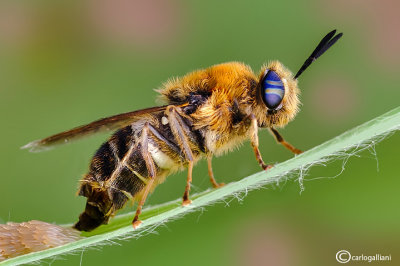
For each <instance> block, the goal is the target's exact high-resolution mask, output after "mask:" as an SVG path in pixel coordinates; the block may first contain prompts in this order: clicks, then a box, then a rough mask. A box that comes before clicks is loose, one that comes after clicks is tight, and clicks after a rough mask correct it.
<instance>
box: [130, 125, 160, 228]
mask: <svg viewBox="0 0 400 266" xmlns="http://www.w3.org/2000/svg"><path fill="white" fill-rule="evenodd" d="M148 138H149V124H148V123H146V124H145V125H144V127H143V129H142V135H141V144H142V151H141V152H142V157H143V159H144V161H145V163H146V167H147V171H148V172H149V175H150V180H149V181H148V183H147V184H146V186H145V187H144V191H143V195H142V197H141V199H140V201H139V203H138V207H137V209H136V214H135V217H134V218H133V221H132V226H133V228H134V229H136V228H137V227H138V226H139V225H140V224H141V223H142V221H140V220H139V215H140V214H141V212H142V206H143V204H144V202H145V201H146V198H147V195H148V194H149V192H150V190H151V188H152V186H153V183H154V179H155V177H156V167H155V165H154V161H153V158H152V157H151V155H150V153H149V149H148V141H149V139H148Z"/></svg>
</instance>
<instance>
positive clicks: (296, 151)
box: [269, 127, 302, 154]
mask: <svg viewBox="0 0 400 266" xmlns="http://www.w3.org/2000/svg"><path fill="white" fill-rule="evenodd" d="M269 130H270V132H271V133H272V134H273V135H274V137H275V139H276V141H277V142H279V143H280V144H282V145H283V146H284V147H285V148H286V149H288V150H289V151H291V152H293V153H294V154H300V153H302V151H301V150H299V149H296V148H295V147H293V146H292V145H291V144H290V143H289V142H286V141H285V140H284V139H283V137H282V135H281V134H279V132H278V130H276V129H275V128H273V127H271V128H269Z"/></svg>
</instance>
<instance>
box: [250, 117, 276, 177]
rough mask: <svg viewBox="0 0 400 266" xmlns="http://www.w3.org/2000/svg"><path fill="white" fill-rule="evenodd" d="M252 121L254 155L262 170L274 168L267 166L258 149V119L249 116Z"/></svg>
mask: <svg viewBox="0 0 400 266" xmlns="http://www.w3.org/2000/svg"><path fill="white" fill-rule="evenodd" d="M249 118H250V120H251V128H250V141H251V146H252V147H253V150H254V154H255V156H256V159H257V162H258V164H259V165H260V166H261V168H262V169H264V170H268V169H270V168H271V167H272V165H268V164H265V163H264V161H263V159H262V157H261V153H260V150H259V149H258V123H257V119H256V117H255V116H254V115H253V114H251V115H250V116H249Z"/></svg>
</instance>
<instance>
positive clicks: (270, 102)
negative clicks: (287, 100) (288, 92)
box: [261, 70, 285, 110]
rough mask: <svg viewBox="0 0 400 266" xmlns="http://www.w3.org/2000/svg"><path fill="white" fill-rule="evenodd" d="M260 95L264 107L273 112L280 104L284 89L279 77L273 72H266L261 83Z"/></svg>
mask: <svg viewBox="0 0 400 266" xmlns="http://www.w3.org/2000/svg"><path fill="white" fill-rule="evenodd" d="M261 95H262V99H263V101H264V103H265V105H266V106H267V107H268V108H269V109H273V110H275V109H276V108H277V107H278V106H279V105H280V103H281V102H282V99H283V96H284V95H285V87H284V86H283V83H282V80H281V78H280V77H279V75H278V74H277V73H276V72H275V71H273V70H267V73H266V74H265V76H264V78H263V80H262V82H261Z"/></svg>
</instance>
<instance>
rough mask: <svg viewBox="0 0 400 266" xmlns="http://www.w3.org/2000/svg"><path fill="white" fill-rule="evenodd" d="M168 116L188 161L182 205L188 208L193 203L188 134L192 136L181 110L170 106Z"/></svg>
mask: <svg viewBox="0 0 400 266" xmlns="http://www.w3.org/2000/svg"><path fill="white" fill-rule="evenodd" d="M166 114H167V116H168V120H169V125H170V127H171V131H172V134H173V135H174V137H175V139H176V141H177V142H178V145H179V147H180V148H181V149H182V151H183V153H184V155H185V157H186V160H187V161H188V176H187V181H186V188H185V193H184V194H183V202H182V205H183V206H186V205H189V204H190V203H192V201H191V200H190V199H189V191H190V183H191V182H192V170H193V161H194V159H193V153H192V149H191V148H190V144H189V140H188V136H187V135H188V134H190V128H189V126H188V125H187V124H186V123H185V121H183V119H182V117H181V115H180V114H179V110H178V109H177V108H176V107H175V106H168V107H167V110H166Z"/></svg>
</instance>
